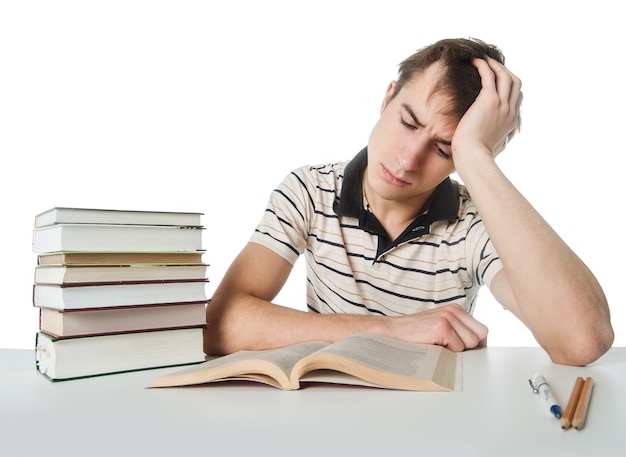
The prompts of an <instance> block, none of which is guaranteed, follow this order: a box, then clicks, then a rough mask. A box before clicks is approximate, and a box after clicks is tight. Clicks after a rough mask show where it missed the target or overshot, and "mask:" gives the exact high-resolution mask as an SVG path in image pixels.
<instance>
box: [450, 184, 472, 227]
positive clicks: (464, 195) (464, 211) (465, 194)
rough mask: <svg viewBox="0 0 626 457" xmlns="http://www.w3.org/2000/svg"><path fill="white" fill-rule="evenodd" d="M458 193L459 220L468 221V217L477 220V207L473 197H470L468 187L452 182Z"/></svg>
mask: <svg viewBox="0 0 626 457" xmlns="http://www.w3.org/2000/svg"><path fill="white" fill-rule="evenodd" d="M452 182H453V184H454V185H455V187H456V188H457V192H458V199H459V215H458V217H459V220H463V219H467V218H468V217H470V218H471V217H473V218H476V217H478V210H477V209H476V205H475V204H474V201H473V200H472V196H471V195H470V193H469V191H468V190H467V187H465V185H464V184H461V183H459V182H457V181H452Z"/></svg>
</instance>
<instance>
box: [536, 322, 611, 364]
mask: <svg viewBox="0 0 626 457" xmlns="http://www.w3.org/2000/svg"><path fill="white" fill-rule="evenodd" d="M614 338H615V335H614V333H613V329H612V327H611V326H610V325H609V326H608V328H605V329H603V330H602V331H600V332H595V333H594V334H593V335H588V336H586V337H579V338H575V339H572V342H573V344H566V345H565V346H564V347H558V348H554V349H550V348H547V347H544V349H546V352H548V355H549V356H550V359H551V360H552V361H553V362H554V363H558V364H560V365H572V366H585V365H589V364H591V363H593V362H595V361H596V360H598V359H599V358H600V357H602V356H603V355H604V354H605V353H606V352H607V351H608V350H609V349H610V348H611V346H612V345H613V340H614Z"/></svg>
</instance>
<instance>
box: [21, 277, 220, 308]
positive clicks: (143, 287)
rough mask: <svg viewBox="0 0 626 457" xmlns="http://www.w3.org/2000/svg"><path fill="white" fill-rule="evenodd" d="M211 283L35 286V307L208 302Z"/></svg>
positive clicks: (88, 306) (201, 281)
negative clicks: (208, 287) (207, 291)
mask: <svg viewBox="0 0 626 457" xmlns="http://www.w3.org/2000/svg"><path fill="white" fill-rule="evenodd" d="M207 283H208V281H206V280H200V281H176V282H139V283H119V284H92V285H83V284H80V285H53V284H35V285H34V286H33V304H34V306H36V307H39V308H52V309H60V310H68V309H86V308H106V307H114V306H131V305H155V304H162V303H182V302H197V301H207V296H206V290H205V289H206V284H207Z"/></svg>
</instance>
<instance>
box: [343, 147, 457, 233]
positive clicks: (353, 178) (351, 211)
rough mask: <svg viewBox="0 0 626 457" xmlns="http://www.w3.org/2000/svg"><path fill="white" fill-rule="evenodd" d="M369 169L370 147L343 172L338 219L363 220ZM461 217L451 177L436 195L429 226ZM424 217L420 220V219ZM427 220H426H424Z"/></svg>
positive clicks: (428, 221) (359, 154)
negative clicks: (340, 217)
mask: <svg viewBox="0 0 626 457" xmlns="http://www.w3.org/2000/svg"><path fill="white" fill-rule="evenodd" d="M366 167H367V147H365V148H363V149H362V150H361V151H360V152H359V153H358V154H357V155H356V156H355V157H354V158H353V159H352V160H351V161H350V162H349V163H348V164H347V165H346V168H345V169H344V172H343V186H342V188H341V196H340V198H339V201H338V202H336V203H335V213H336V214H337V215H338V216H348V217H356V218H359V219H360V218H362V217H363V211H365V209H364V208H363V174H364V173H365V168H366ZM458 213H459V193H458V190H457V189H456V186H455V185H454V183H453V182H452V180H451V179H450V178H449V177H448V178H446V179H445V180H443V181H442V182H441V183H440V184H439V185H438V186H437V187H436V188H435V190H434V191H433V196H432V202H431V204H430V207H429V208H428V213H427V214H426V216H427V217H426V221H425V222H427V224H428V225H429V226H430V224H432V223H433V222H436V221H449V222H452V221H455V220H457V218H458ZM419 217H420V216H418V218H419ZM422 220H423V219H422Z"/></svg>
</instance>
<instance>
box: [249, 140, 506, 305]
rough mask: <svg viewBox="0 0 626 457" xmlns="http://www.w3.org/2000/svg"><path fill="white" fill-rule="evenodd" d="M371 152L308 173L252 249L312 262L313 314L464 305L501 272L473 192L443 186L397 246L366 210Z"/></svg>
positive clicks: (288, 188)
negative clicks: (364, 184)
mask: <svg viewBox="0 0 626 457" xmlns="http://www.w3.org/2000/svg"><path fill="white" fill-rule="evenodd" d="M366 165H367V148H365V149H363V150H362V151H361V152H360V153H359V154H358V155H357V156H356V157H355V158H354V159H352V160H351V161H349V162H342V163H335V164H325V165H319V166H306V167H301V168H299V169H296V170H294V171H293V172H291V173H290V174H289V175H288V176H287V177H286V178H285V179H284V180H283V182H282V183H281V184H280V186H279V187H278V188H277V189H275V190H274V191H273V192H272V194H271V196H270V200H269V204H268V207H267V209H266V210H265V213H264V216H263V218H262V220H261V222H260V223H259V225H258V226H257V228H256V230H255V232H254V234H253V235H252V237H251V239H250V241H251V242H255V243H259V244H261V245H263V246H266V247H267V248H269V249H271V250H272V251H274V252H275V253H277V254H278V255H280V256H282V257H283V258H285V259H286V260H287V261H288V262H290V263H291V264H292V265H293V264H294V263H295V261H296V260H297V259H298V257H299V256H300V255H301V254H304V255H305V259H306V271H307V307H308V309H309V310H311V311H315V312H319V313H351V314H368V313H373V314H378V315H385V316H398V315H404V314H411V313H415V312H419V311H423V310H426V309H430V308H435V307H438V306H442V305H445V304H448V303H458V304H459V305H461V306H462V307H463V308H464V309H465V310H466V311H468V312H469V313H471V312H473V310H474V306H475V302H476V298H477V294H478V289H479V288H480V286H482V285H484V284H486V285H489V284H490V282H491V279H492V278H493V277H494V276H495V274H496V273H497V272H498V271H499V270H500V268H502V264H501V262H500V259H499V257H498V255H497V253H496V252H495V250H494V248H493V245H492V243H491V241H490V239H489V235H488V234H487V232H486V230H485V227H484V224H483V222H482V220H481V219H480V217H479V215H478V213H477V211H476V207H475V206H474V204H473V203H472V201H471V199H470V197H469V194H468V193H467V191H466V189H465V187H464V186H463V185H461V184H459V183H456V182H454V181H452V180H451V179H450V178H447V179H446V180H444V181H443V182H442V183H441V184H440V185H439V186H438V187H437V188H436V189H435V191H434V193H433V196H432V198H431V203H430V206H429V209H428V211H427V212H425V213H424V214H422V215H420V216H418V217H417V218H416V219H415V221H414V222H413V223H412V224H411V225H410V226H409V227H407V229H406V230H405V231H404V232H403V233H402V234H401V235H400V236H399V237H398V238H397V239H395V240H390V239H389V238H388V237H387V234H386V233H385V231H384V229H383V228H382V226H381V225H380V223H379V222H378V220H376V218H375V216H374V215H373V214H372V213H370V212H369V211H368V210H367V209H365V208H364V205H363V190H362V179H363V173H364V171H365V168H366Z"/></svg>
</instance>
